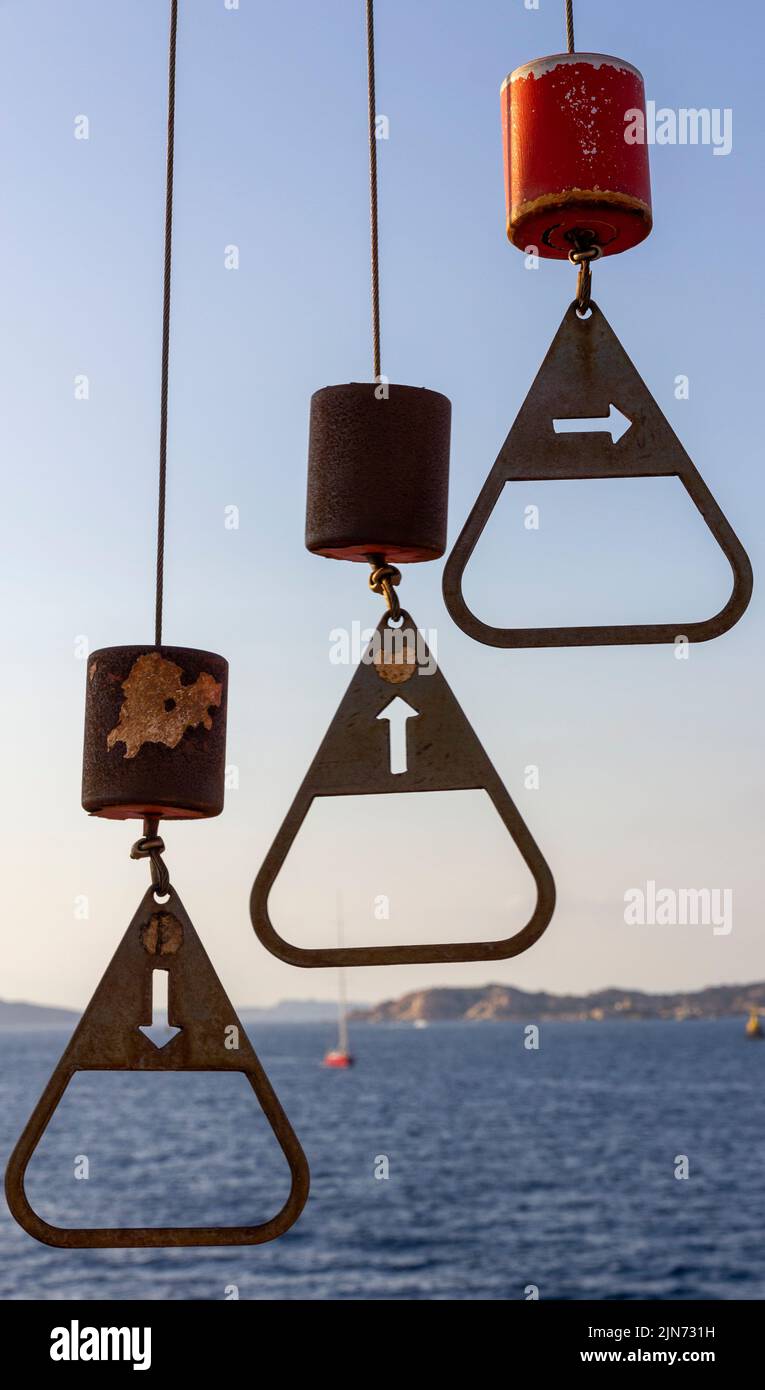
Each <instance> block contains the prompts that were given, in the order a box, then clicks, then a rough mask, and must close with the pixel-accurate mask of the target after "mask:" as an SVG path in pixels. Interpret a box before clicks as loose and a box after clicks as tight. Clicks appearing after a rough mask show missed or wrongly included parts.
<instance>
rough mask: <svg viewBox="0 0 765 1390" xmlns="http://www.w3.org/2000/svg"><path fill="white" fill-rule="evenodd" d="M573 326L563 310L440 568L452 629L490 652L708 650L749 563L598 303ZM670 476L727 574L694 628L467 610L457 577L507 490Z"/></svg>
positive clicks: (571, 315) (744, 586)
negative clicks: (486, 618)
mask: <svg viewBox="0 0 765 1390" xmlns="http://www.w3.org/2000/svg"><path fill="white" fill-rule="evenodd" d="M590 308H591V310H592V312H591V314H590V316H589V317H588V318H580V317H579V315H578V313H577V306H576V302H574V303H573V304H572V305H571V306H570V308H569V309H568V310H567V311H566V314H565V315H564V318H563V321H562V323H561V325H560V328H559V329H558V332H557V333H556V335H555V337H554V339H553V341H552V344H551V346H550V349H549V351H548V353H547V356H546V357H545V360H544V362H543V363H542V366H541V367H540V369H539V372H538V373H537V376H536V378H535V380H534V383H533V385H532V387H531V390H530V391H529V393H528V395H527V397H526V399H525V401H524V403H523V405H522V406H521V409H520V411H519V412H518V416H517V418H516V420H515V423H514V425H513V427H512V429H511V430H510V433H509V434H508V436H507V439H506V440H505V442H504V444H503V445H502V448H501V449H500V451H499V455H498V456H497V460H496V462H495V464H494V467H493V468H492V470H491V473H490V474H489V476H488V478H487V479H486V482H485V483H484V485H483V487H482V489H481V491H480V493H479V495H478V498H477V500H476V503H475V505H474V507H473V510H472V511H471V513H470V515H469V517H468V519H467V521H466V522H465V525H464V526H463V528H462V531H461V532H460V535H459V536H458V538H457V541H456V542H455V545H454V549H453V550H452V552H451V554H450V556H449V559H448V560H447V562H446V567H445V569H444V576H443V592H444V600H445V602H446V606H447V608H448V610H449V612H450V614H451V616H452V618H453V619H454V621H455V623H456V624H457V626H458V627H460V628H462V630H463V632H466V633H467V634H468V636H469V637H473V638H475V640H476V641H477V642H484V643H486V644H487V645H488V646H491V647H587V646H601V645H602V646H610V645H622V644H629V643H640V642H674V641H675V640H676V638H677V637H678V636H680V635H682V636H684V637H687V638H688V640H689V641H691V642H707V641H709V640H710V638H712V637H719V636H720V635H721V634H722V633H723V632H727V631H728V629H729V628H731V627H733V625H734V623H737V622H738V620H739V618H740V617H741V615H742V613H743V612H744V611H745V609H746V607H747V605H748V603H749V600H750V598H751V596H752V583H753V580H752V567H751V564H750V562H749V557H748V555H747V553H746V551H745V550H744V547H743V546H742V544H741V542H740V540H739V539H738V536H737V535H736V534H735V532H734V530H733V528H732V527H731V525H730V523H729V522H728V521H727V520H726V518H725V516H724V515H723V513H722V511H721V510H720V508H719V506H718V505H717V503H716V501H715V499H714V497H713V496H712V494H711V492H710V491H709V488H708V487H707V485H706V483H705V482H704V479H703V478H702V477H701V474H700V473H699V472H698V470H697V469H696V468H695V466H694V464H693V463H692V462H691V460H690V458H689V457H688V455H687V453H686V452H685V449H684V448H683V446H682V444H681V443H680V440H679V439H678V437H677V435H676V434H675V432H674V430H673V429H672V427H671V425H670V423H669V421H668V420H667V418H666V416H665V415H664V414H663V413H662V411H661V410H660V409H659V407H658V405H657V404H656V401H655V400H654V398H653V396H652V395H651V393H650V391H649V390H648V387H647V386H646V384H645V382H644V381H643V380H642V378H641V377H640V375H639V373H638V371H637V369H636V367H635V366H634V364H633V363H632V362H631V361H630V359H629V357H628V356H627V354H626V352H625V351H624V348H623V347H622V345H621V343H620V342H619V339H618V338H617V337H616V334H615V333H614V332H613V329H612V328H611V327H610V325H609V324H608V322H607V320H606V319H605V317H604V316H603V314H602V313H601V312H600V310H599V309H598V307H597V305H596V304H591V305H590ZM614 410H615V412H617V413H621V414H622V415H624V416H625V417H626V419H627V421H629V428H628V429H627V430H626V431H625V432H624V433H621V429H620V428H616V429H615V430H614V431H613V433H608V432H607V431H606V432H600V433H556V432H555V429H554V427H553V421H554V420H561V419H577V420H591V419H596V418H598V417H600V418H601V419H605V418H606V417H609V415H612V414H613V413H614ZM638 477H640V478H662V477H678V478H679V479H680V481H681V482H682V483H683V486H684V487H685V489H686V491H687V492H688V494H689V496H690V498H691V499H692V501H693V502H694V503H695V505H696V507H697V508H698V510H699V511H700V513H701V515H702V516H703V518H704V520H705V521H706V523H707V526H708V527H709V529H710V531H711V532H712V535H713V536H714V537H715V539H716V541H717V543H718V545H719V546H720V548H721V550H722V551H723V554H724V555H725V557H726V559H727V560H728V562H729V564H730V567H731V569H732V571H733V589H732V592H731V595H730V598H729V599H728V602H727V603H726V604H725V605H724V606H723V607H722V608H721V609H720V611H719V613H716V614H715V615H714V617H711V618H706V619H704V620H703V621H701V622H691V623H682V622H679V621H678V622H672V623H627V624H605V625H598V626H592V627H524V628H514V627H492V626H491V625H490V624H488V623H484V622H482V621H481V619H480V618H477V617H476V615H475V614H474V613H473V612H472V611H471V610H470V609H469V608H468V606H467V603H466V602H465V598H464V596H463V593H462V577H463V575H464V573H465V568H466V566H467V563H468V561H469V559H470V556H471V555H472V553H473V551H474V549H475V547H476V545H477V543H478V540H479V539H480V536H481V534H482V532H483V530H484V527H485V526H486V523H487V521H488V520H489V517H490V516H491V513H492V511H493V510H494V507H495V506H496V503H497V501H498V499H499V497H500V495H501V493H502V491H503V489H504V486H505V483H507V482H527V481H536V480H539V481H542V480H553V479H563V478H569V479H580V478H638Z"/></svg>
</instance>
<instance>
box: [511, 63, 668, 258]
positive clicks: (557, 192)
mask: <svg viewBox="0 0 765 1390" xmlns="http://www.w3.org/2000/svg"><path fill="white" fill-rule="evenodd" d="M502 129H503V137H504V146H505V193H506V199H507V235H508V237H509V238H510V240H511V241H512V243H513V245H514V246H518V247H520V249H521V250H526V249H527V248H528V247H534V248H535V249H536V251H537V253H538V254H539V255H540V256H546V257H554V258H555V259H563V257H565V256H568V253H569V251H571V250H572V249H573V248H574V246H575V244H576V242H577V240H578V239H579V238H580V237H582V236H584V238H585V241H587V240H590V241H595V242H597V244H598V245H599V246H600V247H601V250H602V252H603V254H604V255H606V256H609V255H613V254H614V253H615V252H617V251H626V250H628V248H629V247H630V246H636V245H637V243H638V242H640V241H642V240H643V239H644V238H645V237H647V236H648V233H649V232H650V230H651V226H652V215H651V180H650V172H649V168H648V145H647V144H646V140H645V129H646V127H645V91H644V88H643V78H642V76H641V75H640V73H639V72H638V70H637V68H633V67H632V65H631V64H630V63H626V62H624V60H623V59H621V58H609V57H607V56H606V55H605V54H603V53H556V54H554V55H553V56H552V57H550V58H537V59H535V61H534V62H533V63H525V64H524V65H523V67H520V68H516V69H515V72H511V73H510V76H509V77H507V78H506V79H505V81H504V83H503V84H502ZM588 234H589V235H588Z"/></svg>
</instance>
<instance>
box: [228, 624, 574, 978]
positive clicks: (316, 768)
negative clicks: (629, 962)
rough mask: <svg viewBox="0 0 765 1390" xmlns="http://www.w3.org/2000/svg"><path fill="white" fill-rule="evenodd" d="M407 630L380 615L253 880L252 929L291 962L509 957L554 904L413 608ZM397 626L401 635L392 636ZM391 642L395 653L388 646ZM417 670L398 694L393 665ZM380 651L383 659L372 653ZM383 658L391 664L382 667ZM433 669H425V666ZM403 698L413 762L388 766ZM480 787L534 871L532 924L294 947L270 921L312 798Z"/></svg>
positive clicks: (549, 881) (525, 834) (528, 942)
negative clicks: (488, 934) (277, 886)
mask: <svg viewBox="0 0 765 1390" xmlns="http://www.w3.org/2000/svg"><path fill="white" fill-rule="evenodd" d="M402 616H403V620H404V621H403V626H402V627H401V629H398V630H396V629H390V628H388V626H387V624H388V617H387V614H386V616H385V617H384V618H383V619H382V620H381V622H380V623H379V625H378V627H377V633H376V637H375V638H374V639H373V642H372V643H370V646H369V647H368V648H367V653H366V654H365V656H364V657H363V658H362V661H361V664H360V665H359V667H358V670H357V671H356V672H355V674H354V676H353V679H352V680H351V683H350V685H349V687H348V689H347V691H346V693H345V696H344V697H343V700H342V701H341V703H340V706H339V708H338V711H337V713H336V715H335V717H334V719H333V720H332V723H331V724H330V726H329V729H328V730H327V733H326V735H325V737H324V740H323V742H322V744H321V746H320V748H319V751H318V753H317V754H316V756H315V758H314V760H313V762H312V763H311V766H310V767H309V769H308V772H307V773H306V776H305V778H304V780H303V783H302V786H301V787H300V790H299V791H298V793H297V796H296V797H295V800H294V801H293V803H292V806H291V807H290V809H289V811H288V813H287V817H286V819H285V821H284V823H283V824H282V827H281V829H280V830H279V833H278V835H277V836H276V839H275V840H274V843H273V844H272V846H271V848H270V850H269V852H268V854H267V856H266V858H265V860H264V862H263V865H262V867H261V869H260V872H259V873H258V876H257V878H256V880H255V883H254V886H253V889H252V896H251V899H250V914H251V917H252V923H253V926H254V928H255V931H256V933H257V935H258V937H259V938H260V940H261V941H262V943H263V945H264V946H266V947H267V949H268V950H269V951H271V952H272V953H273V954H274V955H275V956H279V957H280V959H281V960H285V961H288V962H289V963H290V964H291V965H303V966H327V965H413V964H436V963H456V962H458V961H469V960H504V959H506V958H507V957H508V956H516V955H519V954H520V953H521V952H522V951H525V950H527V949H528V948H529V946H532V945H533V944H534V942H535V941H537V940H538V939H539V937H540V936H541V935H542V932H543V931H544V930H545V928H546V927H547V925H548V923H549V921H550V918H551V917H552V914H553V909H554V906H555V884H554V882H553V878H552V874H551V873H550V870H549V868H548V866H547V863H546V861H545V859H544V857H543V855H542V852H541V850H540V849H539V847H538V845H537V844H536V841H535V840H534V838H533V836H532V834H531V832H530V830H529V829H528V826H527V825H526V823H525V821H524V820H523V818H522V816H521V815H520V812H519V811H518V809H517V807H516V806H515V804H514V802H513V801H512V798H511V797H510V794H509V792H508V791H507V789H506V787H505V786H504V783H503V782H502V781H501V779H500V777H499V775H498V773H497V771H496V769H495V768H494V767H493V766H492V763H491V762H490V761H489V758H488V756H487V754H486V752H485V751H484V749H483V748H482V746H481V744H480V743H479V741H478V738H477V737H476V734H475V732H474V731H473V729H472V727H471V725H470V723H469V722H468V720H467V718H466V716H465V714H464V712H463V710H462V709H461V708H460V706H459V704H458V703H457V700H456V699H455V697H454V695H453V694H452V691H451V690H450V688H449V686H448V685H447V683H446V681H445V679H444V677H443V675H442V674H441V672H440V671H439V670H438V668H437V667H435V666H434V664H433V663H432V658H431V657H430V654H429V653H428V650H427V647H426V645H425V643H424V641H423V639H422V637H421V636H420V637H419V639H418V635H417V628H416V626H415V624H414V622H413V620H412V618H411V617H410V616H409V614H408V613H404V614H403V615H402ZM392 632H395V634H396V639H398V640H396V639H391V633H392ZM386 637H387V638H388V639H391V640H390V641H389V654H387V655H386V650H385V647H384V646H383V645H382V643H383V640H384V639H385V638H386ZM412 652H416V655H417V664H418V668H419V669H418V670H417V674H416V675H414V674H412V675H411V676H410V678H409V679H408V680H407V682H406V685H405V686H404V689H403V690H402V691H401V692H400V694H399V693H398V692H397V690H396V689H395V687H394V685H393V684H392V683H391V678H392V673H393V672H399V671H401V670H403V669H404V668H406V667H409V666H410V665H411V663H410V662H409V661H408V660H407V659H406V654H411V653H412ZM375 654H379V655H380V661H379V662H376V661H375V660H374V655H375ZM381 667H388V668H389V674H386V673H385V672H384V671H383V670H381ZM426 671H427V672H428V674H425V673H424V672H426ZM397 698H401V699H404V700H405V701H406V703H407V704H408V705H409V706H410V707H411V708H412V710H413V711H414V712H416V715H417V718H411V719H409V720H407V726H406V728H407V770H406V771H405V772H397V773H394V772H391V769H390V754H389V737H390V731H389V728H388V727H386V724H387V721H386V720H381V719H380V718H379V716H380V714H381V713H382V711H383V710H384V709H385V708H386V707H387V706H388V705H389V704H391V702H392V701H393V700H395V699H397ZM480 788H483V789H484V790H485V791H486V792H487V793H488V795H489V797H490V798H491V801H492V803H493V805H494V808H495V810H496V811H497V812H498V814H499V816H500V818H501V820H502V822H503V823H504V825H505V828H506V829H507V831H508V833H509V835H510V836H511V838H512V840H513V841H514V842H515V844H516V845H517V847H518V849H519V851H520V853H521V855H522V857H523V859H524V860H525V862H526V864H527V866H528V868H529V870H530V871H531V873H532V875H533V877H534V881H535V883H536V888H537V901H536V906H535V908H534V911H533V913H532V915H531V917H530V919H529V921H528V922H527V923H526V925H525V926H524V927H523V928H522V929H521V930H519V931H517V932H516V933H515V935H513V936H508V937H506V938H504V939H503V940H500V941H478V942H445V943H443V944H441V945H416V946H414V945H412V946H407V945H375V946H343V947H318V948H316V947H311V948H304V947H300V946H295V945H293V944H292V943H291V942H288V941H285V940H284V939H283V937H282V936H280V935H279V933H278V931H277V930H276V928H275V927H274V925H273V923H272V922H271V918H270V916H269V911H268V897H269V893H270V891H271V888H272V887H273V884H274V881H275V879H276V877H277V875H278V873H279V871H280V869H281V868H282V865H283V864H284V861H285V859H286V857H287V855H288V853H289V850H290V847H291V846H292V844H293V842H294V840H295V837H296V836H297V834H298V831H299V830H300V827H301V825H302V824H303V821H304V820H305V818H306V815H307V814H308V811H309V809H310V806H311V804H312V802H313V800H314V798H315V797H319V796H359V795H373V794H376V793H377V794H379V793H384V792H435V791H457V790H473V789H480Z"/></svg>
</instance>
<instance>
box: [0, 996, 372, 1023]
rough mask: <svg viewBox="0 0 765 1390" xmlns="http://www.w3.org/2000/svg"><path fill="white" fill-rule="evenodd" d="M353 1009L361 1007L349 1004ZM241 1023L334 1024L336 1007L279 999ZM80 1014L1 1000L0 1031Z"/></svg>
mask: <svg viewBox="0 0 765 1390" xmlns="http://www.w3.org/2000/svg"><path fill="white" fill-rule="evenodd" d="M350 1007H351V1008H352V1009H360V1008H363V1007H364V1006H363V1005H360V1004H351V1005H350ZM237 1013H238V1014H239V1017H240V1018H241V1020H242V1023H244V1024H248V1023H334V1021H335V1020H336V1018H337V1004H335V1003H334V1002H333V1000H331V999H329V1000H322V999H282V1000H281V1002H280V1003H278V1004H272V1005H271V1006H270V1007H269V1008H264V1009H248V1008H243V1009H238V1010H237ZM79 1017H80V1015H79V1013H77V1011H76V1010H75V1009H57V1008H48V1007H46V1006H45V1005H43V1004H24V1003H20V1002H11V1001H7V1000H3V999H0V1028H63V1027H67V1026H69V1027H74V1024H75V1023H76V1022H77V1020H78V1019H79Z"/></svg>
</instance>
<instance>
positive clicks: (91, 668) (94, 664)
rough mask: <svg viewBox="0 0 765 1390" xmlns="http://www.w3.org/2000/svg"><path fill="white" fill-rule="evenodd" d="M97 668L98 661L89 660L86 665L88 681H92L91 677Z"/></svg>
mask: <svg viewBox="0 0 765 1390" xmlns="http://www.w3.org/2000/svg"><path fill="white" fill-rule="evenodd" d="M97 670H98V662H97V661H91V663H90V665H89V667H88V680H89V681H92V679H93V677H94V675H95V674H96V671H97Z"/></svg>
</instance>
